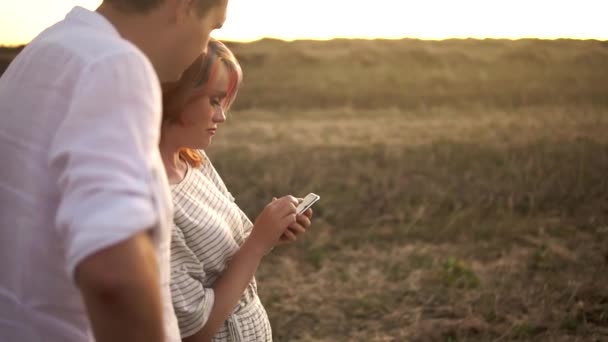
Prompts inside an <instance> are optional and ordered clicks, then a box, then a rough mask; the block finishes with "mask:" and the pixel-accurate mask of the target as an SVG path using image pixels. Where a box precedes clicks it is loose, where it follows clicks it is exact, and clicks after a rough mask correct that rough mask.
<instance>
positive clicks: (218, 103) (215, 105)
mask: <svg viewBox="0 0 608 342" xmlns="http://www.w3.org/2000/svg"><path fill="white" fill-rule="evenodd" d="M221 104H222V102H221V101H220V100H219V99H211V105H212V106H214V107H217V106H220V105H221Z"/></svg>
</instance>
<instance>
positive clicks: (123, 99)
mask: <svg viewBox="0 0 608 342" xmlns="http://www.w3.org/2000/svg"><path fill="white" fill-rule="evenodd" d="M72 97H73V100H72V103H71V106H70V108H69V111H68V113H67V114H66V117H65V118H64V120H63V121H62V122H61V123H60V125H59V126H58V127H57V129H56V133H55V136H54V138H53V140H52V142H51V145H50V148H49V157H48V158H49V159H48V163H49V172H51V173H53V176H54V177H55V179H56V183H57V187H58V190H59V192H60V201H59V203H58V208H57V215H56V217H55V229H56V231H57V235H58V236H60V237H61V238H62V239H63V244H64V249H65V259H66V260H65V261H66V264H65V269H66V272H67V274H68V275H69V276H70V277H72V279H74V280H75V281H76V283H77V285H78V287H79V289H80V290H81V293H82V297H83V299H84V302H85V305H86V308H87V310H88V313H89V314H90V316H89V319H90V321H91V323H92V326H93V328H94V333H95V334H96V335H97V340H98V341H161V340H162V339H163V337H162V332H163V324H164V323H163V319H162V315H161V304H160V303H161V297H160V291H159V287H160V277H159V274H158V273H159V271H158V269H157V268H158V260H157V258H156V256H155V253H156V250H155V246H153V241H152V239H151V238H150V236H152V237H154V238H155V239H156V238H160V239H162V238H163V237H164V236H165V234H166V232H163V231H161V230H160V228H162V229H166V228H167V227H165V226H163V225H162V224H163V220H164V217H165V215H164V214H168V213H163V212H162V210H164V209H165V208H164V206H163V205H162V203H163V198H161V197H160V196H162V194H161V192H160V191H158V189H159V187H160V184H157V183H158V178H157V177H156V174H157V173H158V172H162V169H160V168H158V165H159V159H160V156H158V135H159V133H158V130H159V126H160V89H159V85H158V80H157V79H156V77H155V75H154V73H153V70H152V69H151V67H149V68H148V67H147V64H146V63H145V60H142V58H140V56H139V54H138V53H136V52H132V51H130V50H124V51H123V50H118V51H115V52H111V53H108V54H106V55H101V56H100V57H99V58H98V60H97V61H94V62H92V63H90V65H89V66H88V67H87V68H86V69H84V70H82V71H81V74H80V76H79V79H78V83H77V86H76V87H75V90H74V93H73V94H72ZM154 242H156V241H154ZM159 242H160V243H162V240H159ZM166 266H167V267H168V265H166Z"/></svg>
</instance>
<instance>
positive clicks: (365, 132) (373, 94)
mask: <svg viewBox="0 0 608 342" xmlns="http://www.w3.org/2000/svg"><path fill="white" fill-rule="evenodd" d="M230 46H231V47H232V48H233V49H234V51H235V52H236V54H237V56H238V57H239V59H240V60H241V62H242V65H243V69H244V72H245V80H244V85H243V87H242V89H241V92H240V95H239V98H238V99H237V102H236V103H235V107H234V109H233V111H232V112H231V113H229V117H228V121H227V122H226V124H224V126H223V127H221V128H220V132H219V134H218V136H217V137H216V140H215V141H214V145H213V146H212V147H211V148H210V149H209V154H210V155H211V156H212V158H213V161H214V163H215V165H216V167H217V168H218V170H219V171H220V173H221V174H222V175H223V177H224V180H225V182H226V183H227V185H228V187H229V188H230V190H231V191H232V193H233V194H234V195H235V197H236V198H237V201H238V203H239V204H240V205H241V207H242V208H244V210H245V211H246V212H247V213H248V214H249V215H250V216H251V217H252V219H254V218H255V216H256V215H257V213H258V212H259V211H260V209H261V208H262V207H263V206H264V204H265V203H266V202H267V201H269V200H270V199H271V198H272V196H277V195H283V194H286V193H291V194H294V195H299V196H304V195H305V194H306V193H308V192H310V191H312V192H315V193H317V194H319V195H321V198H322V199H321V201H320V202H319V203H318V205H317V206H316V207H315V218H314V224H313V226H312V227H311V228H310V231H309V233H308V234H307V235H306V236H305V237H304V238H303V239H302V240H301V241H298V242H297V243H296V244H294V245H290V246H285V247H280V248H277V249H275V250H274V252H273V253H272V254H270V255H269V256H267V257H266V259H265V261H264V264H263V266H262V267H261V268H260V270H259V272H258V275H257V277H258V281H259V288H260V294H261V297H262V300H263V302H264V303H265V305H266V308H267V311H268V313H269V316H270V318H271V321H272V325H273V329H274V335H275V340H276V341H606V340H608V287H607V284H608V42H600V41H575V40H556V41H543V40H518V41H508V40H447V41H436V42H432V41H418V40H395V41H389V40H375V41H366V40H333V41H327V42H314V41H296V42H290V43H287V42H282V41H275V40H262V41H258V42H254V43H247V44H242V43H230Z"/></svg>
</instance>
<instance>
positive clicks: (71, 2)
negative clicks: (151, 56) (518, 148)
mask: <svg viewBox="0 0 608 342" xmlns="http://www.w3.org/2000/svg"><path fill="white" fill-rule="evenodd" d="M229 1H230V2H229V10H228V20H227V22H226V24H225V26H224V28H222V29H221V30H219V31H217V32H216V34H215V36H216V37H217V38H220V39H226V40H234V41H251V40H256V39H260V38H263V37H272V38H279V39H285V40H293V39H331V38H336V37H343V38H403V37H409V38H421V39H445V38H469V37H471V38H512V39H515V38H549V39H552V38H576V39H600V40H607V39H608V25H605V24H604V18H603V17H604V14H605V13H606V11H605V9H604V7H607V6H606V5H604V4H603V3H602V1H601V0H580V1H563V0H553V1H549V0H536V1H529V0H511V1H501V2H498V1H484V0H461V1H453V0H426V1H410V0H398V1H397V0H375V1H373V2H370V1H362V0H306V1H303V0H229ZM100 3H101V1H100V0H55V1H48V0H7V1H3V2H1V3H0V44H3V45H16V44H24V43H27V42H29V41H30V40H31V39H32V38H33V37H34V36H35V35H36V34H38V33H39V32H40V31H42V30H43V29H44V28H46V27H48V26H50V25H52V24H53V23H54V22H57V21H58V20H61V19H62V18H63V17H64V15H65V13H67V12H68V11H69V10H70V9H71V8H72V7H73V6H76V5H79V6H83V7H86V8H89V9H95V8H96V7H97V6H98V5H99V4H100Z"/></svg>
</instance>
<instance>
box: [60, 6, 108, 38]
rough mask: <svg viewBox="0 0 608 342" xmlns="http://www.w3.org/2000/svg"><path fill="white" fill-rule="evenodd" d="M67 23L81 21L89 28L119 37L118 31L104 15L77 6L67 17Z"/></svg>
mask: <svg viewBox="0 0 608 342" xmlns="http://www.w3.org/2000/svg"><path fill="white" fill-rule="evenodd" d="M65 19H66V20H67V21H72V20H74V21H79V22H81V23H84V24H86V25H88V26H92V27H95V28H99V29H102V30H104V31H108V32H113V33H115V34H116V35H119V33H118V30H116V28H115V27H114V25H112V23H110V22H109V21H108V19H106V18H105V17H104V16H103V15H101V14H99V13H97V12H94V11H90V10H88V9H86V8H83V7H80V6H76V7H74V8H73V9H72V10H71V11H70V12H69V13H68V14H67V15H66V16H65Z"/></svg>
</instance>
